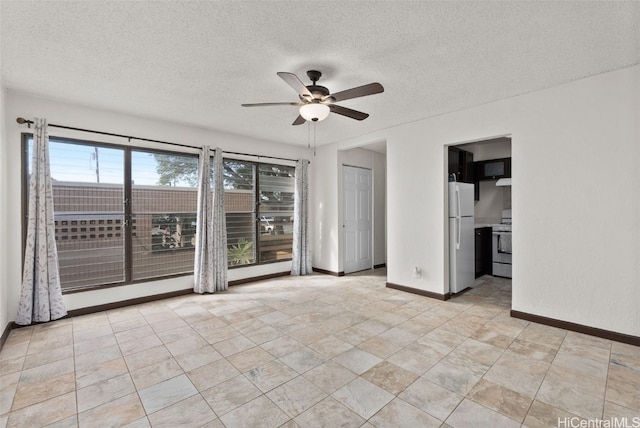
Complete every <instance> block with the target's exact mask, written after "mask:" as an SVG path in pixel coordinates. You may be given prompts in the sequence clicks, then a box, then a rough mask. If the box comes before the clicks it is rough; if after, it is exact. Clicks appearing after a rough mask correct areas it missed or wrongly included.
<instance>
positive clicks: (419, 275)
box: [413, 266, 422, 278]
mask: <svg viewBox="0 0 640 428" xmlns="http://www.w3.org/2000/svg"><path fill="white" fill-rule="evenodd" d="M413 276H414V277H415V278H422V269H420V267H419V266H416V267H414V268H413Z"/></svg>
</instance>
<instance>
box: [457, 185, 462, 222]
mask: <svg viewBox="0 0 640 428" xmlns="http://www.w3.org/2000/svg"><path fill="white" fill-rule="evenodd" d="M456 208H457V209H458V210H457V211H456V218H458V219H459V218H460V216H461V215H462V212H461V211H460V186H458V185H457V184H456Z"/></svg>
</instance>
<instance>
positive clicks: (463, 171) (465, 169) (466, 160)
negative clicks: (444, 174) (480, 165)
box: [449, 147, 475, 183]
mask: <svg viewBox="0 0 640 428" xmlns="http://www.w3.org/2000/svg"><path fill="white" fill-rule="evenodd" d="M451 174H455V175H456V181H461V182H463V183H473V182H474V181H475V167H474V163H473V153H471V152H467V151H466V150H461V149H458V148H457V147H449V175H450V176H451Z"/></svg>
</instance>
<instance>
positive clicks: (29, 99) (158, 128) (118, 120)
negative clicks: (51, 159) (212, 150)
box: [0, 91, 314, 320]
mask: <svg viewBox="0 0 640 428" xmlns="http://www.w3.org/2000/svg"><path fill="white" fill-rule="evenodd" d="M19 116H21V117H25V118H33V117H45V118H47V120H48V122H49V123H54V124H60V125H67V126H73V127H79V128H86V129H95V130H99V131H104V132H111V133H116V134H123V135H132V136H136V137H142V138H148V139H155V140H162V141H171V142H176V143H181V144H186V145H192V146H194V147H200V146H202V145H204V144H208V145H210V146H211V147H221V148H222V149H223V150H227V151H234V152H241V153H254V154H261V155H268V156H279V157H284V158H290V159H296V158H309V152H308V150H307V149H306V148H304V147H295V146H291V145H285V144H278V143H273V142H268V141H259V140H254V139H249V138H246V137H241V136H237V135H232V134H224V133H220V132H214V131H211V130H207V129H205V128H204V127H203V128H196V127H189V126H183V125H179V124H175V123H169V122H161V121H157V120H153V119H148V118H143V117H133V116H129V115H124V114H120V113H116V112H111V111H106V110H99V109H94V108H89V107H84V106H80V105H73V104H68V103H63V102H57V101H53V100H47V99H42V98H37V97H33V96H30V95H27V94H23V93H18V92H14V91H7V93H6V110H5V114H3V115H1V116H0V118H1V119H3V120H4V119H6V135H7V139H6V140H4V139H3V143H2V145H1V146H0V149H1V150H3V151H5V150H6V153H4V152H0V155H2V157H1V158H2V160H6V172H5V171H3V169H2V168H4V167H3V166H2V164H0V179H2V182H3V183H6V182H9V183H14V185H11V186H9V187H8V188H7V189H6V191H5V190H4V188H3V187H0V200H2V202H3V204H2V206H3V207H7V212H6V221H1V222H0V224H3V225H7V231H6V234H5V236H4V239H3V240H2V241H3V242H5V243H13V244H12V247H11V251H6V254H5V256H4V257H1V258H0V260H2V262H3V263H6V266H5V267H6V268H7V269H2V272H6V278H3V277H2V276H0V292H2V293H6V295H7V299H6V302H7V305H6V313H5V314H4V315H3V316H5V317H7V318H8V319H9V320H12V319H13V317H14V316H15V312H16V310H17V302H18V297H19V293H20V282H21V265H22V262H21V254H20V251H16V247H15V243H16V242H17V243H20V242H22V237H21V230H20V227H19V225H20V224H21V209H20V207H21V200H20V199H21V189H20V185H19V184H17V183H20V177H21V166H20V138H21V137H20V135H21V133H22V132H25V131H28V129H27V128H26V127H25V126H24V125H23V126H20V125H18V124H17V123H16V121H15V119H16V117H19ZM203 126H206V124H203ZM49 135H50V136H62V137H70V138H85V139H88V140H91V141H101V142H108V143H116V144H118V143H119V144H127V140H126V139H122V138H117V137H108V136H101V135H97V134H87V133H80V132H74V131H68V130H62V129H59V128H53V127H49ZM0 137H1V134H0ZM5 142H6V143H5ZM132 144H135V145H138V146H141V147H142V146H144V147H161V148H164V149H170V147H167V146H166V145H165V146H163V145H157V144H155V145H154V144H152V143H143V142H139V141H136V140H132ZM5 154H6V156H4V155H5ZM263 161H264V159H263ZM313 169H314V165H313V163H312V164H311V174H313ZM4 192H6V193H4ZM2 215H3V214H2V211H0V220H4V219H3V218H2ZM9 225H12V226H9ZM16 225H18V227H15V226H16ZM7 245H8V244H7ZM0 251H1V250H0ZM290 268H291V262H282V263H273V264H267V265H261V266H252V267H247V268H241V269H232V270H230V271H229V280H231V281H233V280H237V279H244V278H250V277H255V276H260V275H267V274H271V273H279V272H285V271H288V270H290ZM192 281H193V278H192V277H191V276H185V277H180V278H173V279H170V280H161V281H153V282H148V283H144V284H135V285H127V286H122V287H114V288H109V289H106V290H96V291H87V292H84V293H77V294H68V295H65V296H64V300H65V304H66V306H67V309H68V310H71V309H78V308H83V307H88V306H95V305H101V304H106V303H112V302H117V301H122V300H127V299H132V298H137V297H144V296H151V295H155V294H162V293H167V292H171V291H177V290H183V289H188V288H191V287H192V286H193V282H192ZM4 301H5V300H3V302H4ZM2 306H4V305H2ZM0 320H2V318H0Z"/></svg>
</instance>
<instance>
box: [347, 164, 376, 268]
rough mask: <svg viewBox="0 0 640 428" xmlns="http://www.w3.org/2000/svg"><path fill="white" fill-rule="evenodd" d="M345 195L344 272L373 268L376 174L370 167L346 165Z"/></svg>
mask: <svg viewBox="0 0 640 428" xmlns="http://www.w3.org/2000/svg"><path fill="white" fill-rule="evenodd" d="M342 184H343V186H342V188H343V195H344V204H343V207H344V216H343V218H344V224H343V228H344V273H351V272H357V271H361V270H365V269H371V268H372V267H373V248H372V247H373V245H372V241H371V240H372V236H373V229H372V223H373V222H372V217H373V215H372V210H373V204H372V202H373V201H372V173H371V170H370V169H365V168H356V167H352V166H346V165H344V166H343V167H342Z"/></svg>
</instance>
